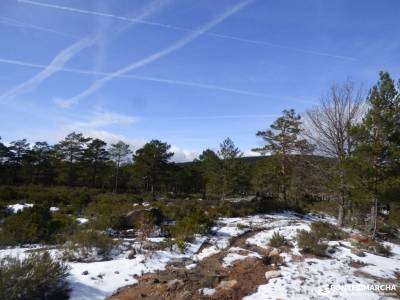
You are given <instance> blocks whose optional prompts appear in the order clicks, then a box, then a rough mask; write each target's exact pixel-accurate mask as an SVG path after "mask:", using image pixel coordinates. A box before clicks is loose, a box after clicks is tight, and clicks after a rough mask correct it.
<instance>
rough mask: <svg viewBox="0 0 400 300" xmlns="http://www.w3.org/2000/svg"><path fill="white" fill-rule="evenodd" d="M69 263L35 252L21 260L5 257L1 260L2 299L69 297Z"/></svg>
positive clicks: (57, 298) (30, 299) (48, 299)
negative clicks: (67, 279)
mask: <svg viewBox="0 0 400 300" xmlns="http://www.w3.org/2000/svg"><path fill="white" fill-rule="evenodd" d="M68 274H69V273H68V267H67V266H66V265H65V264H63V263H62V262H60V261H56V260H54V259H52V258H51V257H50V254H49V253H47V252H45V253H35V254H31V255H30V256H29V257H27V258H25V259H23V260H21V259H19V258H14V257H5V258H2V259H1V260H0V299H1V300H67V299H69V291H70V288H69V285H68V283H67V281H66V278H67V276H68Z"/></svg>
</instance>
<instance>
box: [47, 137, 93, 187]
mask: <svg viewBox="0 0 400 300" xmlns="http://www.w3.org/2000/svg"><path fill="white" fill-rule="evenodd" d="M89 141H90V138H85V137H84V136H83V134H82V133H76V132H72V133H70V134H69V135H67V137H66V138H65V139H64V140H62V141H60V142H59V143H58V144H56V145H55V147H54V148H55V151H56V154H57V157H58V158H59V159H60V160H61V161H62V162H63V163H62V164H61V165H60V166H59V172H60V173H59V177H60V179H61V181H62V182H65V183H67V184H68V185H74V184H76V182H77V178H78V169H79V163H81V162H82V157H83V153H84V150H85V148H86V144H87V142H89ZM63 166H65V169H64V168H63Z"/></svg>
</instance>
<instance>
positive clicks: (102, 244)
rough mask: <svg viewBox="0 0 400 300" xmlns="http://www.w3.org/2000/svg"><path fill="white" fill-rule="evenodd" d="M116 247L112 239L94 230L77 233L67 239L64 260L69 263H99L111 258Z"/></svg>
mask: <svg viewBox="0 0 400 300" xmlns="http://www.w3.org/2000/svg"><path fill="white" fill-rule="evenodd" d="M117 245H118V243H117V242H116V241H114V239H113V238H111V237H109V236H108V235H106V234H105V233H102V232H99V231H96V230H85V231H78V232H76V233H75V234H74V235H72V236H71V237H70V238H69V242H68V245H67V248H66V249H65V251H64V258H65V259H66V260H70V261H85V262H88V261H99V260H106V259H110V258H111V254H112V251H113V250H114V249H115V247H116V246H117Z"/></svg>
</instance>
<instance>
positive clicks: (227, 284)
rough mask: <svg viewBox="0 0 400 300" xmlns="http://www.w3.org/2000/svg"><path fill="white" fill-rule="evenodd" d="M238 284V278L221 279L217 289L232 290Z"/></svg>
mask: <svg viewBox="0 0 400 300" xmlns="http://www.w3.org/2000/svg"><path fill="white" fill-rule="evenodd" d="M236 284H237V280H235V279H232V280H224V281H221V282H220V283H219V284H218V286H217V289H221V290H230V289H232V288H233V287H234V286H235V285H236Z"/></svg>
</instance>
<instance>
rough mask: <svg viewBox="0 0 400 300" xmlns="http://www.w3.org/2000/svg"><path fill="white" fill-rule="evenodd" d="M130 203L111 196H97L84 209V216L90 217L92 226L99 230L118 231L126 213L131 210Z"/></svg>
mask: <svg viewBox="0 0 400 300" xmlns="http://www.w3.org/2000/svg"><path fill="white" fill-rule="evenodd" d="M132 209H133V207H132V203H130V202H129V201H127V200H126V199H119V198H118V197H114V198H113V195H109V194H103V195H98V196H97V198H96V199H95V200H94V201H92V202H91V203H90V204H89V205H88V206H87V208H86V209H85V215H87V216H89V217H90V220H91V223H92V226H93V227H94V228H96V229H99V230H106V229H108V228H113V229H118V228H120V227H121V221H122V219H123V217H124V216H125V215H126V213H127V212H129V211H130V210H132Z"/></svg>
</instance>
